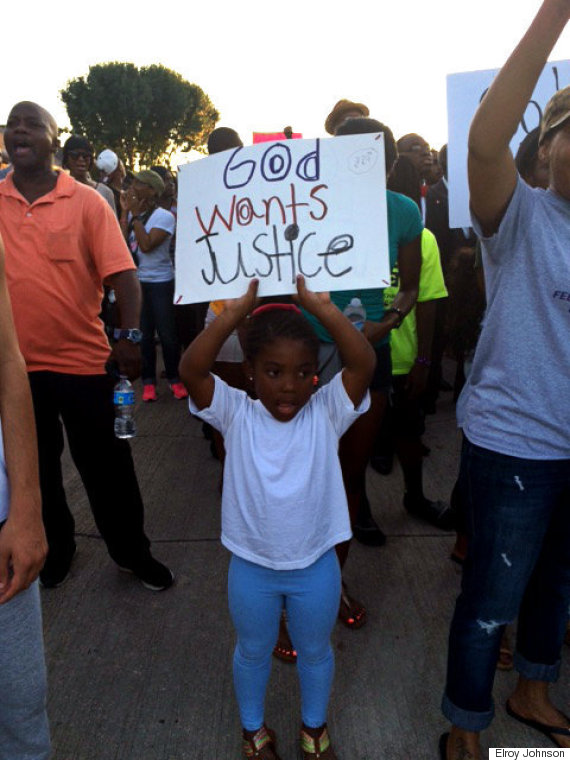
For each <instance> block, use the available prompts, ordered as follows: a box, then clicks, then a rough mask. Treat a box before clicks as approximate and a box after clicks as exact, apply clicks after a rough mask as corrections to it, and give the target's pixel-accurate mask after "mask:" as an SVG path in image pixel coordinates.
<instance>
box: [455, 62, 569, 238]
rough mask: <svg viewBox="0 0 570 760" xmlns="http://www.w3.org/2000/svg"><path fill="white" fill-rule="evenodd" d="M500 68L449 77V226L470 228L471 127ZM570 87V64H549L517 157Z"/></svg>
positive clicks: (514, 146)
mask: <svg viewBox="0 0 570 760" xmlns="http://www.w3.org/2000/svg"><path fill="white" fill-rule="evenodd" d="M498 71H499V70H498V69H488V70H487V71H471V72H467V73H464V74H450V75H448V77H447V116H448V128H449V132H448V134H449V144H448V149H447V169H448V180H449V226H450V227H470V226H471V219H470V216H469V188H468V183H467V138H468V135H469V126H470V124H471V121H472V119H473V116H474V115H475V111H476V110H477V107H478V106H479V103H480V102H481V100H482V98H483V95H484V94H485V93H486V92H487V90H488V89H489V87H490V85H491V82H492V81H493V79H494V78H495V76H496V75H497V73H498ZM568 84H570V61H556V62H552V63H547V64H546V66H545V67H544V70H543V72H542V74H541V75H540V79H539V80H538V83H537V85H536V88H535V90H534V92H533V94H532V98H531V100H530V101H529V104H528V106H527V109H526V111H525V112H524V118H523V120H522V121H521V123H520V124H519V128H518V129H517V131H516V134H515V135H514V137H513V139H512V142H511V150H512V152H513V155H516V152H517V150H518V147H519V145H520V144H521V142H522V140H523V139H524V138H525V136H526V135H527V134H528V133H529V132H531V131H532V130H533V129H534V128H535V127H538V125H539V124H540V119H541V117H542V112H543V111H544V106H545V105H546V104H547V103H548V101H549V100H550V98H551V97H552V96H553V95H554V93H555V92H556V91H557V90H559V89H561V88H562V87H566V85H568Z"/></svg>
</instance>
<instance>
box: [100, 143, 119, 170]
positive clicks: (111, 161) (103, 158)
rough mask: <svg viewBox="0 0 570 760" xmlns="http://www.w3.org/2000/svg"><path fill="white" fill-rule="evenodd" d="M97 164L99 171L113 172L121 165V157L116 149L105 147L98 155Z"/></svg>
mask: <svg viewBox="0 0 570 760" xmlns="http://www.w3.org/2000/svg"><path fill="white" fill-rule="evenodd" d="M95 165H96V166H97V168H98V169H99V171H101V172H104V173H105V174H112V173H113V172H114V171H115V169H116V168H117V166H118V165H119V157H118V156H117V154H116V153H115V152H114V151H112V150H110V149H109V148H105V150H102V151H101V153H99V155H98V156H97V158H96V160H95Z"/></svg>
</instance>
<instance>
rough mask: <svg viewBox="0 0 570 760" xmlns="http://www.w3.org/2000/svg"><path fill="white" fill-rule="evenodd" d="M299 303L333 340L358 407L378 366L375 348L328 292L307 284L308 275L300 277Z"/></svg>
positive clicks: (348, 391)
mask: <svg viewBox="0 0 570 760" xmlns="http://www.w3.org/2000/svg"><path fill="white" fill-rule="evenodd" d="M297 293H298V294H299V303H300V304H301V306H302V307H303V308H304V309H306V310H307V311H308V312H310V313H311V314H313V315H314V316H315V317H316V318H317V319H318V320H319V322H320V323H321V324H322V325H323V327H325V328H326V329H327V330H328V331H329V333H330V334H331V337H332V338H333V340H334V342H335V343H336V345H337V347H338V350H339V351H340V355H341V357H342V361H343V365H344V367H343V371H342V382H343V385H344V388H345V390H346V392H347V394H348V396H349V398H350V400H351V401H352V403H353V404H354V406H355V407H356V406H358V405H359V404H360V402H361V401H362V399H363V398H364V396H365V394H366V391H367V390H368V386H369V385H370V381H371V380H372V374H373V372H374V367H375V365H376V355H375V353H374V349H373V348H372V346H371V345H370V343H369V342H368V340H367V339H366V338H365V337H364V335H363V334H362V333H361V332H360V331H359V330H356V329H355V327H354V326H353V325H352V323H351V322H350V321H349V320H348V319H347V318H346V317H345V316H344V314H343V313H342V312H341V311H340V310H339V309H337V307H336V306H335V305H334V304H333V303H332V301H331V299H330V296H329V294H328V293H313V291H311V290H309V289H308V288H307V286H306V285H305V278H304V277H302V276H301V275H299V276H298V277H297Z"/></svg>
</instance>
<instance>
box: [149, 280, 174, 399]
mask: <svg viewBox="0 0 570 760" xmlns="http://www.w3.org/2000/svg"><path fill="white" fill-rule="evenodd" d="M141 289H142V309H141V330H142V334H143V339H142V381H143V384H145V385H149V384H152V385H156V344H155V342H154V334H155V332H158V337H159V338H160V344H161V346H162V358H163V359H164V368H165V370H166V377H167V378H168V380H169V381H170V382H171V383H177V382H178V381H179V377H178V362H179V361H180V343H179V341H178V332H177V329H176V319H175V314H174V280H169V281H168V282H141Z"/></svg>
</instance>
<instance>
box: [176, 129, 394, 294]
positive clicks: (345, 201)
mask: <svg viewBox="0 0 570 760" xmlns="http://www.w3.org/2000/svg"><path fill="white" fill-rule="evenodd" d="M178 183H179V184H178V224H177V230H176V288H175V297H174V300H175V303H178V304H189V303H199V302H203V301H212V300H217V299H224V298H235V297H238V296H240V295H242V294H243V293H244V292H245V290H246V288H247V283H248V282H249V281H250V280H251V279H253V278H257V279H259V295H261V296H269V295H279V294H289V293H294V292H295V291H296V286H295V281H296V275H297V274H303V275H304V276H305V279H306V282H307V285H308V286H309V288H311V290H316V291H324V290H350V289H364V288H380V287H385V286H386V285H388V284H389V282H390V265H389V253H388V223H387V210H386V172H385V163H384V139H383V135H381V134H380V135H379V134H365V135H349V136H343V137H335V138H327V139H324V140H318V139H315V140H285V141H283V142H275V143H261V144H258V145H253V146H250V147H246V148H241V149H236V150H229V151H225V152H223V153H218V154H216V155H214V156H209V157H208V158H204V159H202V160H200V161H195V162H193V163H190V164H186V165H185V166H182V167H180V170H179V174H178Z"/></svg>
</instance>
